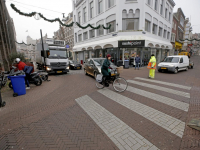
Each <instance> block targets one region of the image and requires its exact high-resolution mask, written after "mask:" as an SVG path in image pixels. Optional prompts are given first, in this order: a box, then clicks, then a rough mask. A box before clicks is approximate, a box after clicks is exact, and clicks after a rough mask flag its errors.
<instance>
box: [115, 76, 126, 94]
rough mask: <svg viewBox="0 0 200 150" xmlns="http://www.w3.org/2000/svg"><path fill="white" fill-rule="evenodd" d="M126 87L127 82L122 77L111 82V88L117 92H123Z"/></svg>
mask: <svg viewBox="0 0 200 150" xmlns="http://www.w3.org/2000/svg"><path fill="white" fill-rule="evenodd" d="M127 87H128V83H127V81H126V80H125V79H124V78H121V77H119V78H117V79H115V81H114V82H113V88H114V89H115V91H117V92H124V91H125V90H126V89H127Z"/></svg>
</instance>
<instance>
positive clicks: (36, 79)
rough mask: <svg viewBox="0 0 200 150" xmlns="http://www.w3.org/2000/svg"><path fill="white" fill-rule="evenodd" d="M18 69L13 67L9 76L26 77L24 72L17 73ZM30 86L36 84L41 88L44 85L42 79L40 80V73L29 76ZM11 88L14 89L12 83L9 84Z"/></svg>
mask: <svg viewBox="0 0 200 150" xmlns="http://www.w3.org/2000/svg"><path fill="white" fill-rule="evenodd" d="M15 69H16V67H14V66H13V67H12V70H11V72H10V74H9V76H17V75H24V74H25V73H24V72H23V71H16V72H14V70H15ZM27 78H28V81H29V84H35V85H36V86H40V85H41V84H42V79H41V78H40V73H39V72H34V73H31V74H30V75H28V76H27ZM9 87H10V88H11V89H12V83H11V82H10V83H9Z"/></svg>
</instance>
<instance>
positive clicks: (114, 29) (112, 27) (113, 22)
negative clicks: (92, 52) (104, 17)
mask: <svg viewBox="0 0 200 150" xmlns="http://www.w3.org/2000/svg"><path fill="white" fill-rule="evenodd" d="M109 25H111V27H110V29H108V30H107V31H108V33H111V32H115V31H116V21H112V22H109V23H107V27H109Z"/></svg>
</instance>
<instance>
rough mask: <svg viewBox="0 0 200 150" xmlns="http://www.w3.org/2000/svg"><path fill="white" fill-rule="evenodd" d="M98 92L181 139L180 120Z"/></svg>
mask: <svg viewBox="0 0 200 150" xmlns="http://www.w3.org/2000/svg"><path fill="white" fill-rule="evenodd" d="M98 92H99V93H101V94H103V95H104V96H106V97H108V98H110V99H111V100H113V101H115V102H117V103H119V104H121V105H123V106H124V107H126V108H128V109H130V110H132V111H133V112H135V113H137V114H139V115H141V116H143V117H144V118H146V119H148V120H150V121H152V122H153V123H155V124H157V125H159V126H161V127H162V128H164V129H166V130H168V131H169V132H171V133H173V134H175V135H177V136H179V137H180V138H182V136H183V132H184V129H185V123H184V122H182V121H181V120H178V119H176V118H174V117H171V116H169V115H167V114H165V113H163V112H160V111H158V110H156V109H153V108H151V107H149V106H146V105H144V104H141V103H139V102H137V101H134V100H132V99H130V98H128V97H125V96H123V95H120V94H118V93H115V92H113V91H111V90H109V89H102V90H99V91H98Z"/></svg>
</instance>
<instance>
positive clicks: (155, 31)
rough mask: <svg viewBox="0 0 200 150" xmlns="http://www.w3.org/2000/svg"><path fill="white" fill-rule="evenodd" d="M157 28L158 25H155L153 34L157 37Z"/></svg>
mask: <svg viewBox="0 0 200 150" xmlns="http://www.w3.org/2000/svg"><path fill="white" fill-rule="evenodd" d="M157 27H158V26H157V25H156V24H153V29H152V33H153V34H155V35H156V34H157Z"/></svg>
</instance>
